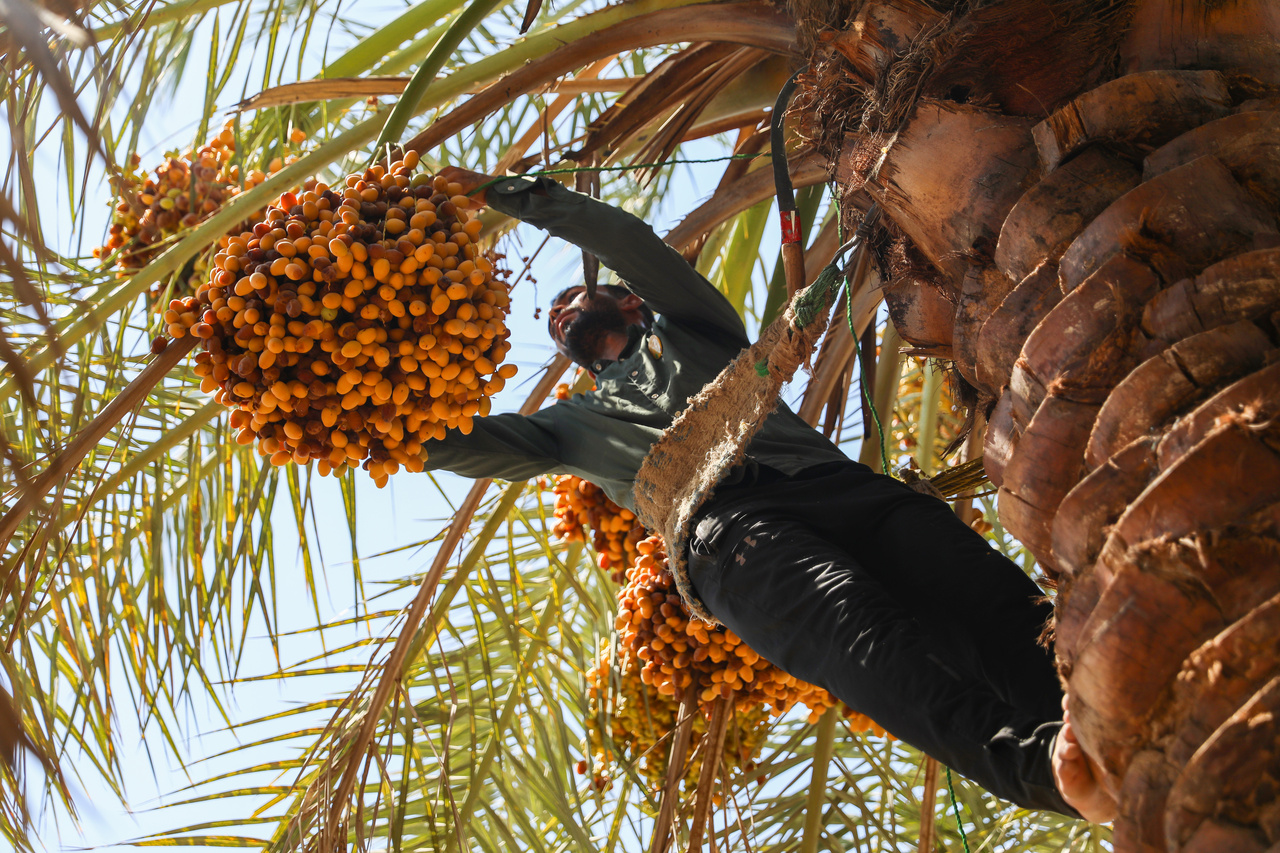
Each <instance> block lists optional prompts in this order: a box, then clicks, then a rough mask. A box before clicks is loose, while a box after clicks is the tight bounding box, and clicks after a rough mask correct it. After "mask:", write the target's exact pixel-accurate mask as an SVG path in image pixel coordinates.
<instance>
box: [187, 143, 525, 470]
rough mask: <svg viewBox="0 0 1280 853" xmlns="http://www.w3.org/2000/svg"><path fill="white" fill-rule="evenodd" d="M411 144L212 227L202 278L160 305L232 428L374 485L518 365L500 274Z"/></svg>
mask: <svg viewBox="0 0 1280 853" xmlns="http://www.w3.org/2000/svg"><path fill="white" fill-rule="evenodd" d="M417 162H418V157H417V154H416V153H414V152H412V151H410V152H408V153H406V154H404V155H403V157H402V159H396V160H394V161H393V162H391V163H390V164H389V165H387V166H383V165H375V166H372V167H370V168H369V169H368V170H366V171H365V172H364V173H363V174H360V175H350V176H348V177H347V179H346V182H345V186H341V187H329V186H327V185H325V184H323V183H319V182H316V181H308V182H307V184H306V185H305V186H304V187H303V189H302V191H301V192H299V193H292V192H288V193H284V194H282V195H281V196H280V198H279V200H278V201H277V202H276V203H275V204H273V205H272V206H270V207H269V208H268V209H267V212H266V216H265V218H264V219H263V221H261V222H259V223H257V224H255V225H253V226H252V228H251V229H249V230H246V231H244V232H242V233H239V234H236V235H231V236H227V237H224V238H223V239H222V241H221V244H220V248H219V251H218V252H217V254H216V255H215V256H214V259H213V267H212V269H211V271H210V274H209V279H208V281H206V282H205V283H203V284H202V285H200V287H199V288H198V289H197V292H196V295H195V296H194V297H189V298H187V299H183V300H175V301H174V302H173V303H171V304H170V306H169V309H168V310H167V311H166V312H165V315H164V319H165V321H166V323H167V324H168V331H169V334H170V335H171V336H173V337H175V338H176V337H182V336H184V335H186V334H188V332H189V333H191V334H194V335H196V336H198V337H200V338H202V339H204V344H205V351H204V352H202V353H200V354H199V355H198V356H197V357H196V367H195V370H196V373H197V374H198V375H199V376H201V377H202V380H203V387H204V388H205V390H206V391H216V396H217V399H218V400H219V401H220V402H222V403H224V404H226V405H228V406H232V407H235V408H236V411H235V412H233V413H232V418H231V423H232V426H233V427H235V428H236V429H237V430H238V432H237V441H239V442H240V443H241V444H249V443H252V442H254V441H257V444H258V450H259V452H260V453H262V454H263V455H265V456H268V457H270V459H271V461H272V463H274V464H277V465H279V464H284V463H286V462H289V461H294V462H298V463H300V464H305V463H307V462H311V461H316V462H317V463H318V470H319V471H320V473H321V474H327V473H330V472H333V473H335V474H336V473H340V472H341V471H343V470H345V469H347V468H355V467H363V468H364V469H365V470H367V471H368V472H369V473H370V475H371V476H372V477H373V478H374V480H375V482H377V483H378V484H379V485H382V484H384V483H385V482H386V479H387V477H389V476H390V475H391V474H393V473H395V472H396V471H398V470H399V469H400V468H401V467H404V468H406V469H408V470H412V471H421V470H422V467H423V459H422V443H423V442H424V441H427V440H429V439H432V438H439V437H442V436H443V435H444V434H445V431H446V430H447V429H458V430H460V431H462V432H463V433H468V432H470V431H471V428H472V419H473V418H475V417H478V416H483V415H486V414H488V412H489V407H490V398H491V397H492V395H493V394H496V393H497V392H498V391H500V390H501V389H502V387H503V385H504V383H505V381H506V380H507V379H509V378H510V377H511V376H513V375H514V373H515V367H514V365H504V364H502V361H503V359H504V358H505V356H506V354H507V351H508V350H509V348H510V345H509V344H508V343H507V338H508V336H509V334H510V333H509V332H508V331H507V328H506V325H505V318H506V313H507V308H508V306H509V305H510V299H509V296H508V286H507V284H506V283H505V282H504V281H503V279H502V277H501V272H502V271H501V270H499V269H498V268H497V265H496V260H497V259H495V258H493V257H489V256H486V255H485V254H483V253H482V252H481V251H480V249H479V247H478V245H477V242H476V241H477V239H478V238H479V236H480V230H481V223H480V221H479V220H478V219H476V218H475V217H474V215H473V213H472V211H471V210H470V209H469V208H468V207H467V200H466V198H465V197H462V196H459V195H458V193H459V192H460V190H461V187H460V186H459V185H456V184H452V185H451V184H449V183H448V182H447V181H445V180H444V179H443V178H440V177H435V178H432V177H430V176H429V175H417V176H413V175H412V174H411V173H412V170H413V168H414V167H415V166H416V165H417Z"/></svg>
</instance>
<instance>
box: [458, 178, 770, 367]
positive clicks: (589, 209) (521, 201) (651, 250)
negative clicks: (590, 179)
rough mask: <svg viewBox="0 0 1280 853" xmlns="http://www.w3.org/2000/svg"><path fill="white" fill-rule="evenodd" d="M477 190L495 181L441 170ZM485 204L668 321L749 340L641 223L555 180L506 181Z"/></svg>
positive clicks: (705, 285)
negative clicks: (573, 253) (557, 243)
mask: <svg viewBox="0 0 1280 853" xmlns="http://www.w3.org/2000/svg"><path fill="white" fill-rule="evenodd" d="M441 174H442V175H444V176H445V177H447V178H448V179H449V180H451V181H458V182H459V183H461V184H463V187H464V191H470V190H474V189H475V188H477V187H479V186H480V185H482V184H483V183H486V182H488V181H490V180H492V178H490V177H489V176H487V175H482V174H479V173H477V172H467V171H464V170H462V169H457V168H453V167H449V168H446V169H444V170H443V171H442V172H441ZM473 198H476V199H477V200H479V201H480V202H481V203H484V204H488V205H489V206H490V207H492V208H493V209H494V210H497V211H499V212H501V213H505V214H507V215H508V216H513V217H515V218H516V219H519V220H521V221H522V222H527V223H529V224H530V225H534V226H536V227H538V228H541V229H543V230H545V231H547V232H549V233H550V234H552V235H553V236H555V237H559V238H560V239H562V240H566V241H568V242H570V243H573V244H574V245H576V246H579V247H581V248H583V249H585V250H587V251H588V252H591V253H592V254H593V255H595V256H596V257H598V258H599V259H600V262H601V263H603V264H604V265H605V266H607V267H609V268H610V269H611V270H613V271H614V272H616V273H617V274H618V275H619V277H621V278H622V280H623V281H625V282H627V285H628V286H629V287H630V288H631V290H632V291H633V292H634V293H635V294H636V295H637V296H639V297H640V298H641V299H643V300H644V301H645V304H647V305H648V306H649V307H650V308H651V309H653V310H654V311H655V312H657V313H659V314H663V315H665V316H666V317H667V319H669V320H674V321H677V322H680V323H685V324H688V325H692V326H709V327H713V328H715V329H717V330H720V331H722V332H725V333H727V334H730V335H732V336H734V337H737V338H740V339H741V341H742V342H743V343H744V345H745V344H746V343H747V342H748V339H747V331H746V328H745V327H744V326H743V324H742V320H741V318H739V317H738V313H737V312H736V311H734V310H733V306H732V305H730V304H729V300H727V299H725V297H724V295H723V294H722V293H720V291H718V290H716V288H715V287H714V286H713V285H712V284H711V282H709V281H707V280H706V279H705V278H703V277H702V275H700V274H699V273H698V271H697V270H695V269H694V268H693V267H692V266H690V264H689V263H688V262H687V261H686V260H685V259H684V258H683V257H681V256H680V253H679V252H677V251H676V250H675V249H673V248H671V247H670V246H668V245H667V244H666V243H664V242H663V241H662V239H661V238H660V237H658V235H657V234H655V233H654V231H653V229H652V228H650V227H649V226H648V224H646V223H645V222H644V221H643V220H641V219H639V218H637V217H635V216H632V215H631V214H630V213H627V212H625V211H622V210H619V209H618V208H616V207H613V206H612V205H608V204H605V203H604V202H601V201H597V200H596V199H593V198H591V197H590V196H586V195H583V194H581V193H576V192H574V191H572V190H569V189H566V188H565V187H563V186H561V185H560V184H558V183H556V182H555V181H553V180H551V179H550V178H545V177H543V178H536V177H529V176H523V175H521V176H515V177H510V178H503V179H502V180H500V181H498V182H497V183H496V184H493V185H492V186H490V187H488V188H487V189H486V190H484V191H482V192H480V193H477V194H476V195H475V196H473Z"/></svg>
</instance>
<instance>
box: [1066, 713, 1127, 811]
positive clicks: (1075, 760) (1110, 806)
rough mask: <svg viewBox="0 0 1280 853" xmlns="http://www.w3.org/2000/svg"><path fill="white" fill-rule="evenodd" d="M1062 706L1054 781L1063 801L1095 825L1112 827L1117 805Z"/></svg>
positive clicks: (1069, 716)
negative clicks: (1103, 824)
mask: <svg viewBox="0 0 1280 853" xmlns="http://www.w3.org/2000/svg"><path fill="white" fill-rule="evenodd" d="M1066 704H1067V703H1066V700H1065V699H1064V700H1063V702H1062V705H1063V714H1062V729H1061V731H1059V732H1058V737H1057V739H1056V740H1054V742H1053V780H1054V782H1055V783H1056V784H1057V786H1058V793H1060V794H1062V799H1064V800H1066V801H1067V804H1068V805H1069V806H1071V807H1072V808H1073V809H1075V810H1076V811H1078V812H1080V816H1081V817H1083V818H1084V819H1085V820H1087V821H1090V822H1092V823H1110V822H1111V821H1113V820H1115V817H1116V801H1115V800H1114V799H1112V797H1111V794H1110V793H1108V792H1107V789H1106V788H1104V787H1103V786H1102V783H1101V782H1100V781H1099V780H1100V779H1101V778H1102V772H1101V770H1100V769H1099V768H1098V766H1097V764H1095V763H1094V761H1093V759H1091V758H1090V757H1089V756H1088V755H1087V754H1085V751H1084V749H1083V748H1081V746H1080V741H1078V740H1076V733H1075V732H1074V731H1073V730H1072V728H1071V715H1070V714H1068V713H1067V712H1066Z"/></svg>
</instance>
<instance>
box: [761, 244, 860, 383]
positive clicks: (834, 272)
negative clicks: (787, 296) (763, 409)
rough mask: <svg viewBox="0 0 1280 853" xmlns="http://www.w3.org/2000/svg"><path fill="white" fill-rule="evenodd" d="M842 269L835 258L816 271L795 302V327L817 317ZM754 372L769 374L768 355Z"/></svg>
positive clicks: (824, 306) (801, 325) (834, 287)
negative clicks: (815, 275)
mask: <svg viewBox="0 0 1280 853" xmlns="http://www.w3.org/2000/svg"><path fill="white" fill-rule="evenodd" d="M842 273H843V270H841V269H840V261H839V259H838V258H837V259H836V260H833V261H832V262H831V263H829V264H827V265H826V266H825V267H823V268H822V272H820V273H818V277H817V278H816V279H814V280H813V284H811V285H809V287H808V289H806V290H804V291H803V292H802V293H801V294H800V297H799V298H798V299H797V300H796V303H795V325H796V328H797V329H803V328H804V327H805V326H807V325H809V324H810V323H812V322H813V321H814V320H816V319H817V318H818V315H819V314H820V313H821V312H822V311H823V310H824V309H825V308H826V307H827V300H828V299H829V298H830V296H831V293H832V292H833V291H834V290H835V289H836V286H837V285H836V282H838V281H839V280H840V276H841V274H842ZM756 374H757V375H758V376H768V375H769V357H768V356H767V355H766V356H765V357H764V358H762V359H760V360H759V361H757V362H756Z"/></svg>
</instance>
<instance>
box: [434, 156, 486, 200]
mask: <svg viewBox="0 0 1280 853" xmlns="http://www.w3.org/2000/svg"><path fill="white" fill-rule="evenodd" d="M439 174H440V177H442V178H444V179H445V180H446V181H449V182H450V183H457V184H461V185H462V189H461V190H460V191H459V193H458V194H459V195H465V196H468V197H469V198H470V199H471V202H472V203H471V205H470V207H471V208H472V209H473V210H474V209H476V208H480V207H484V204H485V193H486V191H487V190H482V189H479V188H480V187H482V186H484V185H485V184H487V183H489V182H490V181H492V180H494V177H493V176H492V175H486V174H484V173H483V172H472V171H469V170H467V169H459V168H458V167H457V166H445V167H444V168H442V169H441V170H440V172H439ZM477 190H478V191H477ZM473 193H474V195H473Z"/></svg>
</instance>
